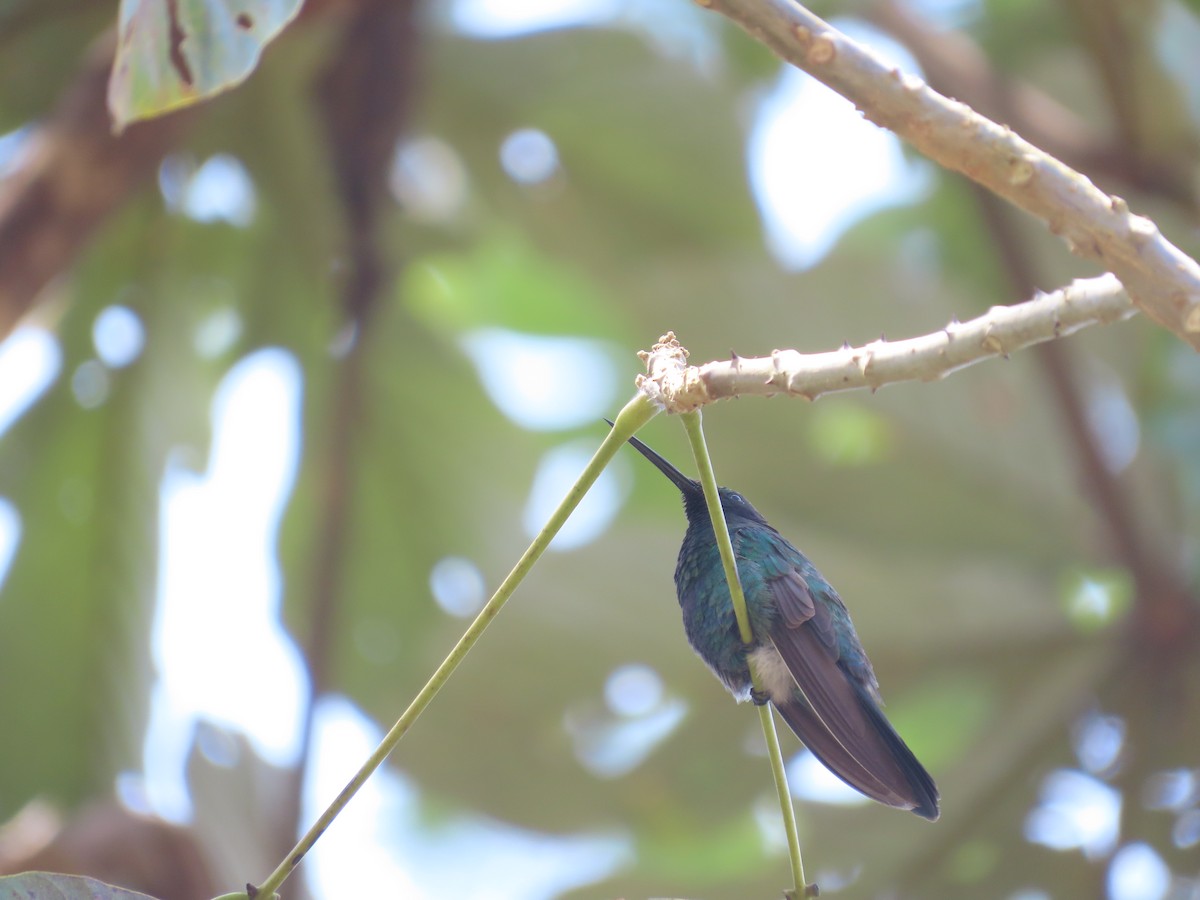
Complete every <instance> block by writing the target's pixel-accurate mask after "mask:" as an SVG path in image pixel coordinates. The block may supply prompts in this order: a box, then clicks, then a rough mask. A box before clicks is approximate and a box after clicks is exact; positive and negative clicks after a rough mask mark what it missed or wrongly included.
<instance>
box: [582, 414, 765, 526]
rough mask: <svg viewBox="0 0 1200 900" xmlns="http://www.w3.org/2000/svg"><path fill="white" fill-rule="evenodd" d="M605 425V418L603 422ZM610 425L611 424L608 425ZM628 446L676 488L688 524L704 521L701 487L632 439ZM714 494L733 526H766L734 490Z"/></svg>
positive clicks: (704, 510) (721, 490)
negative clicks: (738, 522) (737, 522)
mask: <svg viewBox="0 0 1200 900" xmlns="http://www.w3.org/2000/svg"><path fill="white" fill-rule="evenodd" d="M605 421H606V422H608V420H607V419H605ZM608 424H609V425H612V422H609V423H608ZM629 443H630V444H632V445H633V447H634V449H635V450H637V451H638V453H640V454H642V456H644V457H646V459H648V460H650V462H652V463H654V465H655V467H656V468H657V469H658V470H659V471H660V472H662V473H663V474H664V475H666V476H667V478H668V479H669V480H670V482H671V483H672V484H673V485H675V487H677V488H679V492H680V493H681V494H683V508H684V512H686V513H687V518H688V522H689V523H690V522H708V521H709V519H708V505H707V504H706V503H705V502H704V488H703V487H701V485H700V482H699V481H697V480H696V479H694V478H688V477H687V476H686V475H684V474H683V473H682V472H680V471H679V470H678V469H677V468H675V467H674V466H673V465H671V464H670V463H669V462H667V461H666V460H665V459H663V458H662V457H661V456H659V455H658V454H657V453H655V452H654V451H653V450H651V449H650V448H649V447H647V446H646V445H645V444H643V443H642V442H641V441H639V440H638V439H637V438H635V437H631V438H630V439H629ZM717 493H718V494H719V495H720V497H721V509H722V511H723V512H724V513H725V521H726V522H728V523H730V524H733V523H734V522H735V521H737V520H738V519H741V520H744V521H749V522H757V523H759V524H761V525H766V524H767V520H766V519H764V518H763V516H762V513H760V512H759V511H758V510H757V509H755V508H754V507H753V506H751V505H750V501H749V500H747V499H746V498H745V497H743V496H742V495H741V494H739V493H738V492H737V491H734V490H730V489H729V488H726V487H722V488H717Z"/></svg>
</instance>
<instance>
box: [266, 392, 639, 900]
mask: <svg viewBox="0 0 1200 900" xmlns="http://www.w3.org/2000/svg"><path fill="white" fill-rule="evenodd" d="M657 412H658V408H657V407H656V406H655V405H654V403H653V402H652V401H651V400H650V399H649V398H648V397H646V396H645V395H644V394H641V393H638V394H637V395H636V396H635V397H634V398H633V399H632V400H630V401H629V402H628V403H627V404H625V408H624V409H622V410H621V412H620V413H619V414H618V415H617V420H616V423H615V424H614V426H613V428H612V429H611V430H610V431H609V433H608V435H607V436H606V437H605V439H604V443H602V444H601V445H600V448H599V449H598V450H597V451H596V453H595V455H594V456H593V457H592V458H591V460H590V461H589V462H588V464H587V467H586V468H585V469H584V470H583V474H581V475H580V476H579V478H578V479H577V480H576V482H575V484H574V485H572V486H571V490H570V491H568V492H567V496H566V497H564V498H563V501H562V502H561V503H560V504H559V505H558V508H557V509H556V510H554V513H553V514H552V515H551V516H550V519H549V521H548V522H546V525H545V527H544V528H542V530H541V531H540V532H538V535H537V537H535V538H534V539H533V543H531V544H530V545H529V549H528V550H526V551H525V553H524V555H523V556H522V557H521V558H520V560H518V562H517V564H516V566H514V567H513V570H512V571H511V572H509V573H508V577H507V578H505V579H504V582H503V583H502V584H501V585H500V587H498V588H497V589H496V593H494V594H493V595H492V598H491V599H490V600H488V602H487V603H486V604H485V605H484V607H483V609H482V610H480V611H479V615H478V616H476V617H475V621H474V622H472V623H471V625H470V627H468V628H467V630H466V631H465V632H464V633H463V636H462V637H461V638H459V641H458V643H457V644H455V645H454V649H453V650H451V651H450V655H449V656H447V657H446V658H445V659H444V660H443V661H442V664H441V665H440V666H438V667H437V670H436V671H435V672H434V673H433V675H432V676H431V677H430V679H429V681H427V682H426V683H425V686H424V687H423V688H421V691H420V693H418V694H417V696H416V697H415V698H414V699H413V701H412V703H410V704H409V706H408V709H406V710H405V711H404V713H403V715H401V716H400V718H399V719H397V720H396V724H395V725H393V726H392V729H391V731H389V732H388V733H387V734H386V735H385V736H384V738H383V741H382V742H380V744H379V746H378V747H377V748H375V752H374V753H372V754H371V755H370V757H368V758H367V761H366V762H365V763H363V765H362V768H360V769H359V770H358V772H357V773H356V774H355V775H354V777H353V778H351V779H350V782H349V783H348V784H347V785H346V786H345V787H344V788H342V791H341V793H340V794H338V795H337V797H335V798H334V800H333V802H332V803H330V804H329V807H328V809H326V810H325V812H323V813H322V814H321V817H320V818H319V819H317V821H316V822H315V823H314V824H313V826H312V827H311V828H310V829H309V830H308V831H307V833H305V835H304V837H302V838H301V839H300V842H299V843H298V844H296V846H295V848H294V849H293V850H292V852H291V853H289V854H288V855H287V858H286V859H284V861H283V862H281V863H280V864H279V865H278V867H276V869H275V871H274V872H272V873H271V874H270V876H268V877H267V880H266V881H264V882H263V883H262V884H261V885H260V886H259V887H258V888H257V890H256V891H255V892H252V893H253V895H254V896H258V897H273V896H274V892H275V891H276V890H277V889H278V888H279V886H280V885H281V884H283V882H284V880H285V879H286V878H287V877H288V876H289V875H291V874H292V872H293V871H294V870H295V868H296V866H297V865H299V864H300V860H302V859H303V858H304V856H305V854H307V853H308V851H309V850H311V849H312V847H313V845H314V844H316V842H317V839H318V838H320V837H321V835H322V833H324V831H325V829H326V828H328V827H329V826H330V825H331V824H332V823H333V820H334V819H335V818H337V816H338V814H339V813H340V812H341V811H342V809H344V808H345V806H346V804H347V803H349V802H350V799H351V798H352V797H353V796H354V795H355V794H356V793H357V792H358V789H359V788H361V787H362V786H363V784H364V783H365V782H366V780H367V779H368V778H370V777H371V775H372V773H374V771H375V770H376V769H378V768H379V766H380V765H381V764H382V763H383V761H384V760H385V759H386V758H387V756H388V754H389V753H391V752H392V750H394V749H395V747H396V745H397V744H398V743H400V739H401V738H402V737H404V735H405V734H406V733H407V732H408V730H409V729H410V728H411V727H412V724H413V722H415V721H416V720H417V716H419V715H421V713H422V712H424V710H425V707H427V706H429V704H430V702H432V700H433V698H434V697H435V696H436V695H437V692H438V691H439V690H440V689H441V687H442V685H444V684H445V683H446V682H447V681H448V680H449V678H450V676H451V675H452V674H454V670H455V669H456V668H458V664H459V663H460V662H462V661H463V659H464V658H465V657H466V655H467V653H468V652H469V651H470V650H471V648H472V647H474V646H475V642H476V641H478V640H479V638H480V636H481V635H482V634H483V632H484V630H485V629H486V628H487V627H488V625H489V624H491V621H492V620H493V619H494V618H496V614H497V613H499V612H500V608H501V607H502V606H504V603H505V601H507V600H508V598H509V597H511V596H512V594H513V591H515V590H516V589H517V586H518V585H519V584H520V583H521V581H522V580H523V579H524V578H525V576H526V575H528V574H529V570H530V569H532V568H533V564H534V563H536V562H537V561H538V559H539V558H540V557H541V555H542V553H543V552H545V550H546V548H547V547H548V546H549V545H550V541H551V540H553V538H554V536H555V535H556V534H558V532H559V529H561V528H562V526H563V523H564V522H566V521H567V517H568V516H570V515H571V513H572V512H573V511H574V510H575V507H576V506H578V505H579V501H580V500H582V499H583V495H584V494H586V493H587V492H588V489H589V488H591V486H592V485H593V484H594V483H595V481H596V479H597V478H598V477H599V476H600V473H601V472H602V471H603V470H604V467H605V466H607V465H608V463H609V462H610V461H611V460H612V458H613V457H614V456H616V454H617V451H618V450H619V449H620V447H621V445H622V444H623V443H625V441H626V440H628V439H629V438H630V437H631V436H632V435H633V433H634V432H635V431H637V430H638V429H639V428H641V427H642V426H643V425H645V424H646V423H647V422H649V421H650V419H652V418H653V417H654V416H655V414H656V413H657Z"/></svg>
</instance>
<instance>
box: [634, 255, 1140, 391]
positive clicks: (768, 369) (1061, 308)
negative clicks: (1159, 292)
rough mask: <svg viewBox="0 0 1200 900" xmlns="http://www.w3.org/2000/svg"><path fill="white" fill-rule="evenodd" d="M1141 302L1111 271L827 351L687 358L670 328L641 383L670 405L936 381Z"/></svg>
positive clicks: (1122, 314)
mask: <svg viewBox="0 0 1200 900" xmlns="http://www.w3.org/2000/svg"><path fill="white" fill-rule="evenodd" d="M1136 311H1137V310H1136V309H1135V308H1134V307H1133V304H1132V303H1131V302H1130V300H1129V297H1128V295H1127V294H1126V293H1125V292H1124V290H1122V288H1121V283H1120V282H1119V281H1118V280H1117V279H1116V277H1115V276H1113V275H1101V276H1100V277H1098V278H1088V279H1082V280H1079V281H1075V282H1073V283H1071V284H1069V285H1068V286H1067V287H1065V288H1062V289H1061V290H1057V291H1054V292H1052V293H1049V294H1042V295H1041V296H1038V297H1035V298H1034V299H1032V300H1029V301H1026V302H1025V303H1019V304H1017V305H1015V306H994V307H992V308H991V309H990V310H988V311H987V312H986V313H984V314H983V315H982V316H979V317H978V318H975V319H971V320H970V321H969V322H956V321H952V322H950V323H949V324H947V325H946V327H945V328H943V329H942V330H941V331H935V332H933V333H932V334H927V335H922V336H921V337H915V338H910V339H908V340H904V341H886V340H884V339H883V338H880V339H879V340H877V341H874V342H872V343H870V344H866V345H864V346H862V347H851V346H849V345H847V346H844V347H842V348H841V349H840V350H834V351H831V352H828V353H800V352H798V351H796V350H776V351H774V352H773V353H772V354H771V355H770V356H763V357H754V358H749V357H748V358H742V357H739V356H734V357H733V359H729V360H723V361H719V362H710V363H706V364H705V365H702V366H688V365H687V363H686V360H687V351H686V350H684V349H683V347H682V346H681V345H680V344H679V342H678V341H677V340H676V339H675V335H674V334H673V333H670V332H668V333H667V334H665V335H663V337H662V338H660V339H659V342H658V343H657V344H655V345H654V348H653V349H652V350H651V351H650V352H648V353H647V352H645V351H643V354H642V358H643V359H644V360H645V361H646V371H647V374H646V375H642V376H639V378H638V389H639V390H640V391H642V392H643V393H644V394H646V395H647V396H649V397H650V399H651V400H653V401H654V402H655V403H657V404H658V405H659V406H660V407H661V408H662V409H664V410H665V411H667V412H669V413H681V412H688V411H690V410H693V409H697V408H698V407H701V406H704V405H705V404H708V403H712V402H713V401H714V400H721V399H725V398H729V397H742V396H746V395H752V394H757V395H759V396H771V395H773V394H793V395H796V396H801V397H804V398H806V399H808V400H815V399H816V398H817V397H819V396H821V395H822V394H828V393H831V392H833V391H846V390H852V389H855V388H870V389H871V390H877V389H878V388H881V387H883V386H884V385H885V384H892V383H894V382H897V381H933V380H935V379H937V378H942V377H943V376H945V375H948V374H949V373H951V372H953V371H956V370H957V369H961V368H963V367H964V366H969V365H971V364H972V363H975V362H979V361H980V360H982V359H988V358H990V357H995V356H1004V357H1007V356H1008V355H1009V354H1010V353H1013V352H1015V351H1017V350H1021V349H1023V348H1025V347H1028V346H1030V345H1031V344H1037V343H1040V342H1042V341H1049V340H1053V339H1054V338H1059V337H1064V336H1066V335H1068V334H1071V333H1072V332H1075V331H1078V330H1079V329H1080V328H1083V327H1085V326H1087V325H1093V324H1107V323H1109V322H1115V321H1117V320H1119V319H1125V318H1128V317H1129V316H1131V315H1133V314H1134V313H1135V312H1136Z"/></svg>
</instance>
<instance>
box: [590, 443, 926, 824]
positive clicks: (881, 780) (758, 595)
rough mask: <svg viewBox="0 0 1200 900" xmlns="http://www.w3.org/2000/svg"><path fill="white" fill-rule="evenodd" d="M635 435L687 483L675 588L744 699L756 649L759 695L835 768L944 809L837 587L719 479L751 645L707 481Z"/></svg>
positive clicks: (897, 799)
mask: <svg viewBox="0 0 1200 900" xmlns="http://www.w3.org/2000/svg"><path fill="white" fill-rule="evenodd" d="M610 424H611V423H610ZM630 443H631V444H633V446H634V447H636V448H637V450H638V451H639V452H641V454H642V455H643V456H645V457H646V458H647V459H649V460H650V461H651V462H652V463H654V465H655V466H657V467H658V468H659V469H660V470H661V471H662V472H663V474H664V475H666V476H667V477H668V478H669V479H670V480H671V481H672V482H673V483H674V484H675V486H676V487H678V488H679V490H680V491H681V492H682V494H683V502H684V511H685V512H686V514H687V520H688V528H687V533H686V534H685V535H684V538H683V546H682V547H681V548H680V551H679V562H678V564H677V565H676V567H675V588H676V592H677V593H678V595H679V605H680V607H681V609H682V611H683V625H684V630H685V631H686V632H687V637H688V642H689V643H690V644H691V645H692V648H693V649H694V650H695V651H696V653H698V654H699V655H700V657H701V659H703V660H704V662H705V663H707V664H708V667H709V668H710V669H712V671H713V672H714V673H715V674H716V675H717V677H718V678H720V679H721V681H723V682H724V683H725V685H726V687H728V688H729V690H730V691H731V692H732V693H733V694H734V696H735V697H737V698H738V699H739V700H744V699H747V698H748V697H750V695H751V680H750V664H749V662H748V660H750V659H753V660H754V664H755V668H756V670H757V671H758V674H759V677H760V679H761V682H762V686H763V696H759V697H755V700H756V702H766V701H767V700H770V701H771V702H772V703H773V704H774V705H775V707H776V709H778V710H779V713H780V714H781V715H782V716H783V718H784V720H785V721H786V722H787V723H788V725H790V726H791V728H792V730H793V731H795V732H796V736H797V737H799V738H800V740H801V741H803V742H804V744H805V745H806V746H807V747H808V748H809V750H811V751H812V752H813V754H814V755H815V756H816V757H817V758H818V759H819V760H820V761H821V762H822V763H824V764H825V766H826V767H828V768H829V769H830V770H831V771H832V772H833V773H834V774H835V775H837V776H838V777H839V778H841V779H842V780H843V781H845V782H846V783H847V784H849V785H850V786H851V787H854V788H856V789H857V790H859V791H861V792H862V793H864V794H866V795H867V796H868V797H871V798H873V799H875V800H878V801H880V802H881V803H886V804H887V805H889V806H895V807H898V808H901V809H911V810H912V811H913V812H915V813H916V814H917V815H919V816H923V817H925V818H927V819H931V820H932V819H936V818H937V817H938V791H937V786H936V785H935V784H934V783H933V779H932V778H930V776H929V773H928V772H926V771H925V769H924V767H923V766H922V765H921V764H920V763H919V762H918V761H917V759H916V757H915V756H913V754H912V751H910V750H909V749H908V747H907V746H906V745H905V743H904V741H903V740H901V738H900V736H899V735H898V734H897V733H896V731H895V729H893V728H892V726H891V724H890V723H889V722H888V721H887V719H886V718H885V717H884V715H883V711H882V708H881V700H880V697H879V686H878V683H877V681H876V680H875V673H874V671H873V670H872V668H871V662H870V660H868V659H867V654H866V652H865V651H864V650H863V647H862V644H861V643H860V642H859V640H858V635H857V634H855V631H854V624H853V623H852V622H851V621H850V614H849V613H848V612H847V611H846V607H845V605H844V604H843V603H842V600H841V598H840V597H839V596H838V594H837V591H835V590H834V589H833V587H832V586H831V585H830V584H829V582H827V581H826V580H825V579H824V577H822V575H821V573H820V572H818V571H817V569H816V567H815V566H813V564H812V563H811V562H809V560H808V558H807V557H805V556H804V554H803V553H801V552H800V551H799V550H797V549H796V548H795V547H793V546H792V545H791V544H790V543H788V541H787V540H786V539H785V538H784V537H783V536H782V535H780V534H779V532H778V531H776V530H775V529H774V528H772V527H771V525H770V524H769V523H768V522H767V520H766V519H764V518H763V517H762V515H761V514H759V512H758V511H757V510H756V509H755V508H754V507H753V506H751V505H750V503H749V502H747V500H746V499H745V498H744V497H742V495H741V494H739V493H737V492H736V491H731V490H729V489H728V488H720V489H719V493H720V497H721V507H722V510H723V512H724V514H725V522H726V524H727V525H728V527H729V536H730V539H731V541H732V543H733V552H734V556H735V558H736V560H737V568H738V578H739V580H740V581H741V584H742V591H743V593H744V594H745V596H746V610H747V612H748V614H749V616H750V627H751V631H752V632H753V635H754V639H753V641H752V643H751V644H749V645H747V644H744V643H743V642H742V639H741V635H740V634H739V632H738V626H737V620H736V617H735V616H734V612H733V603H732V601H731V600H730V596H729V587H728V585H727V584H726V583H725V570H724V568H723V567H722V565H721V557H720V553H719V551H718V550H717V544H716V538H715V536H714V534H713V529H712V523H711V521H710V519H709V515H708V509H707V506H706V505H705V502H704V493H703V490H702V489H701V487H700V483H699V482H697V481H694V480H692V479H690V478H688V477H686V476H685V475H683V474H682V473H681V472H680V471H679V470H678V469H676V468H675V467H674V466H672V465H671V464H670V463H668V462H667V461H666V460H665V459H663V458H662V457H661V456H659V455H658V454H657V453H655V452H654V451H653V450H651V449H650V448H649V447H647V446H646V445H645V444H643V443H642V442H641V441H639V440H637V438H631V439H630Z"/></svg>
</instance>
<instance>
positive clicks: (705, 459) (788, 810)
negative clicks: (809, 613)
mask: <svg viewBox="0 0 1200 900" xmlns="http://www.w3.org/2000/svg"><path fill="white" fill-rule="evenodd" d="M680 418H682V419H683V427H684V430H686V431H687V436H688V440H690V441H691V443H692V455H693V456H695V457H696V468H697V469H698V470H699V474H700V484H701V486H702V487H703V488H704V499H705V500H706V501H707V502H708V516H709V519H710V520H711V521H712V526H713V533H714V534H715V535H716V538H717V549H718V550H719V551H720V553H721V564H722V565H723V566H724V567H725V581H726V583H727V584H728V585H729V596H730V597H731V598H732V599H733V614H734V616H735V617H736V618H737V624H738V634H739V635H741V638H742V643H743V644H751V643H753V642H754V632H753V631H752V629H751V628H750V614H749V613H748V612H747V610H746V596H745V594H743V593H742V582H741V580H740V579H739V578H738V571H737V562H736V561H735V559H734V555H733V542H732V541H731V540H730V539H729V526H728V525H726V524H725V514H724V512H722V510H721V497H720V494H719V493H718V492H717V477H716V475H715V474H713V467H712V459H711V458H710V457H709V455H708V445H707V444H706V443H705V442H704V425H703V422H702V420H701V417H700V410H696V411H694V412H689V413H683V414H682V415H681V416H680ZM750 679H751V682H752V683H753V685H754V689H755V690H756V691H760V690H762V684H761V682H760V681H759V677H758V672H756V671H755V670H754V667H753V666H751V667H750ZM758 712H759V719H760V720H761V722H762V730H763V737H764V738H765V739H766V742H767V755H768V757H769V758H770V760H771V773H772V774H773V775H774V776H775V791H776V793H778V795H779V808H780V811H781V812H782V813H783V827H784V830H785V831H786V833H787V842H788V855H789V857H790V858H791V863H792V878H793V879H794V881H795V884H796V892H795V894H794V896H798V897H806V896H809V893H808V882H807V881H805V879H804V860H803V858H802V857H801V856H800V834H799V832H798V830H797V828H796V810H795V808H794V807H793V806H792V795H791V792H790V791H789V790H788V783H787V771H786V770H785V769H784V767H783V753H782V752H781V751H780V749H779V735H778V734H776V732H775V718H774V716H772V715H771V708H770V706H768V705H767V704H763V705H762V706H760V707H759V708H758Z"/></svg>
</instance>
